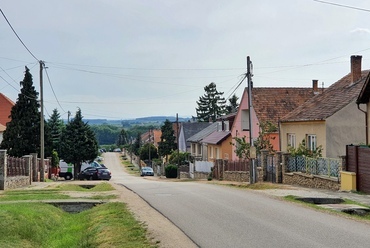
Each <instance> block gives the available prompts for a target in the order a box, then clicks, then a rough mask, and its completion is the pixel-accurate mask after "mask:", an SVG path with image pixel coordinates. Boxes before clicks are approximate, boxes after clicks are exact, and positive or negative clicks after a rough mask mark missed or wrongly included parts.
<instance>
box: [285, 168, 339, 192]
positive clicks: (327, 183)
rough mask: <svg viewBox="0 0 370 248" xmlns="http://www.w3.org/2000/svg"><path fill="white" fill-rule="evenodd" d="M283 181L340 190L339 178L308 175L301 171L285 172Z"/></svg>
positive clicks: (303, 185)
mask: <svg viewBox="0 0 370 248" xmlns="http://www.w3.org/2000/svg"><path fill="white" fill-rule="evenodd" d="M283 183H284V184H290V185H299V186H302V187H306V188H316V189H330V190H339V189H340V183H339V181H338V179H337V178H329V177H323V176H316V175H308V174H305V173H301V172H291V173H284V174H283Z"/></svg>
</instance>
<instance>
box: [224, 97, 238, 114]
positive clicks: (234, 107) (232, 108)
mask: <svg viewBox="0 0 370 248" xmlns="http://www.w3.org/2000/svg"><path fill="white" fill-rule="evenodd" d="M238 99H239V97H237V96H236V95H235V94H234V95H233V96H232V97H231V98H230V99H229V104H228V105H226V114H231V113H235V112H236V111H238V107H239V104H238Z"/></svg>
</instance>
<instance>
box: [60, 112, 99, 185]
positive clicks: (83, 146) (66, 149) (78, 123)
mask: <svg viewBox="0 0 370 248" xmlns="http://www.w3.org/2000/svg"><path fill="white" fill-rule="evenodd" d="M61 151H62V153H61V157H62V158H63V160H64V161H65V162H67V163H72V164H73V165H74V174H75V175H74V178H77V174H78V173H79V172H80V170H81V164H82V162H83V161H92V160H94V159H95V158H96V157H97V156H98V142H97V140H96V138H95V134H94V132H93V131H92V130H91V129H90V126H89V125H88V124H87V123H85V122H83V120H82V114H81V110H80V109H78V111H77V112H76V115H75V117H74V118H73V119H72V121H71V122H69V123H68V124H67V125H66V129H65V131H64V132H63V134H62V146H61Z"/></svg>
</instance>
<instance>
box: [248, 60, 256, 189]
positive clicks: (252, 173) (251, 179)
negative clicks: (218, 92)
mask: <svg viewBox="0 0 370 248" xmlns="http://www.w3.org/2000/svg"><path fill="white" fill-rule="evenodd" d="M251 64H252V62H251V61H250V58H249V56H247V82H248V109H249V144H250V152H249V155H250V160H249V183H250V184H253V183H255V172H256V170H255V168H254V158H253V157H254V156H252V154H253V155H254V154H255V147H254V144H253V137H252V135H253V123H252V113H253V103H252V87H253V82H252V76H253V75H252V72H251Z"/></svg>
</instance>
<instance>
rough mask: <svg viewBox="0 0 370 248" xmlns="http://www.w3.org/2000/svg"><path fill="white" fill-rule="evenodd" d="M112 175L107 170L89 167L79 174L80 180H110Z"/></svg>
mask: <svg viewBox="0 0 370 248" xmlns="http://www.w3.org/2000/svg"><path fill="white" fill-rule="evenodd" d="M111 177H112V173H111V172H110V170H108V169H107V168H103V167H101V168H96V167H87V168H86V169H84V170H83V171H81V172H80V173H79V174H78V179H80V180H108V181H109V180H110V179H111Z"/></svg>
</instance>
